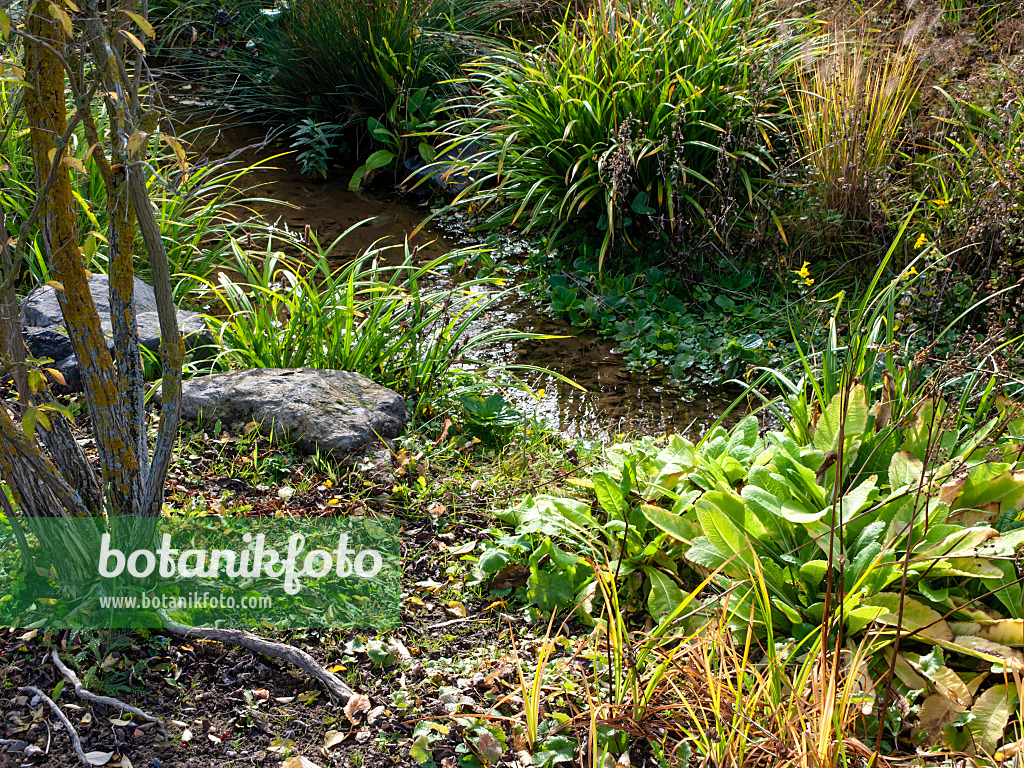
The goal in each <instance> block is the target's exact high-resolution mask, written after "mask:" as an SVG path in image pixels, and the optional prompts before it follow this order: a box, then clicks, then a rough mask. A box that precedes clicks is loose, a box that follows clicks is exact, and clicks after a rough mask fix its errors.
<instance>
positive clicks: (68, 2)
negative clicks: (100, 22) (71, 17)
mask: <svg viewBox="0 0 1024 768" xmlns="http://www.w3.org/2000/svg"><path fill="white" fill-rule="evenodd" d="M64 5H66V6H67V7H68V8H70V9H71V12H72V13H78V10H79V9H78V6H77V5H75V4H74V3H72V2H71V0H64Z"/></svg>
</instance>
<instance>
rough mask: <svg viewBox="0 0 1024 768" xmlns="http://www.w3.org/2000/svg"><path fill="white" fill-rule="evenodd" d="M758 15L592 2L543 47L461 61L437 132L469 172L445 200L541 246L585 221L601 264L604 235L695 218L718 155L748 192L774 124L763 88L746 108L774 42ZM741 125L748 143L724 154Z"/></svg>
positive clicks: (748, 6) (706, 7)
mask: <svg viewBox="0 0 1024 768" xmlns="http://www.w3.org/2000/svg"><path fill="white" fill-rule="evenodd" d="M761 21H762V20H761V19H760V18H759V9H758V7H757V6H756V5H755V4H752V3H749V2H745V1H744V0H739V1H737V2H733V1H731V0H721V1H718V2H713V3H701V4H689V3H685V2H682V1H681V0H672V1H671V2H667V3H632V4H627V5H626V6H625V8H624V9H623V11H622V12H616V11H614V10H609V9H606V8H604V6H602V5H594V6H592V7H591V8H590V9H589V11H588V12H587V13H586V14H585V15H583V16H580V17H578V18H577V17H576V16H574V15H568V16H567V17H566V19H565V20H564V21H563V22H562V23H561V24H560V25H558V26H557V27H556V30H555V34H554V36H553V38H552V40H551V42H550V43H548V44H547V45H543V46H539V47H537V48H531V47H528V46H519V47H517V48H516V49H515V50H513V51H511V52H509V53H507V54H504V55H501V56H497V55H495V56H491V57H488V58H486V59H483V60H481V61H478V62H476V63H474V64H473V65H472V67H471V68H470V72H469V75H468V76H467V79H466V85H467V86H468V87H469V88H470V89H471V91H472V93H474V94H475V95H474V96H473V97H472V98H471V99H469V100H466V101H465V102H464V104H461V105H459V109H458V110H457V111H456V115H457V116H456V117H455V118H454V119H453V120H452V122H451V123H450V124H449V125H448V128H447V130H448V132H449V133H450V134H451V136H452V138H451V141H450V143H449V145H448V149H450V150H451V154H453V155H455V156H457V157H460V158H461V159H457V160H453V161H451V162H452V163H454V169H455V170H462V171H466V172H468V174H469V175H470V178H471V179H472V182H471V184H470V186H469V188H468V189H467V190H466V191H465V192H463V193H461V194H460V195H459V197H458V198H457V202H460V203H462V204H465V205H468V206H472V207H473V208H474V209H480V210H482V211H483V213H484V219H483V221H482V223H481V224H480V226H482V227H507V226H517V227H521V228H522V229H523V230H524V231H526V232H530V231H537V232H540V233H544V234H546V235H549V240H548V247H549V249H554V248H556V247H557V246H559V245H561V244H564V243H568V242H571V241H573V240H575V239H577V238H578V236H579V234H580V233H581V232H594V231H595V229H594V228H596V231H598V232H599V233H600V234H599V236H600V240H601V248H600V254H599V258H598V263H597V266H598V269H600V268H601V267H602V265H603V261H604V257H605V256H606V254H607V252H608V248H609V247H610V246H611V244H612V242H613V241H615V239H616V237H619V238H620V239H622V240H623V241H632V240H635V239H636V237H638V236H640V235H641V234H642V233H643V232H644V231H645V230H646V231H651V230H652V229H653V230H657V231H661V232H671V231H673V230H675V229H676V228H677V227H680V226H682V224H683V222H685V221H687V220H689V219H691V218H696V219H697V220H700V219H701V218H702V217H703V211H702V205H703V204H704V202H705V201H706V198H707V193H708V192H709V191H710V190H711V188H712V185H713V179H714V177H715V174H716V164H717V163H718V162H719V161H720V160H721V159H723V158H726V159H727V160H728V161H731V162H739V161H740V160H743V161H746V163H748V164H741V165H742V167H741V173H742V174H743V179H744V184H745V187H746V190H747V192H748V193H749V194H751V195H752V194H754V190H755V189H756V187H757V178H758V174H759V172H760V170H762V169H763V168H764V167H766V166H767V165H768V163H769V162H770V160H769V156H768V153H767V151H766V150H767V147H768V146H769V143H770V137H771V136H772V135H773V134H774V133H775V132H776V131H777V130H778V120H777V115H774V114H772V112H771V109H770V107H769V106H768V105H770V103H771V97H770V95H769V96H768V97H767V98H766V99H764V104H762V105H761V106H760V107H758V108H755V106H754V104H753V103H751V100H750V98H749V96H750V94H749V93H748V87H749V86H750V84H751V81H750V77H751V75H750V71H751V68H752V67H753V66H755V62H760V63H763V61H762V60H764V59H766V58H767V54H768V52H769V50H770V49H771V48H772V46H773V42H772V37H771V32H770V31H765V30H764V29H763V28H760V26H759V23H760V22H761ZM476 94H478V95H476ZM748 122H749V123H751V124H752V126H753V133H754V134H756V136H757V137H758V140H757V146H755V147H751V148H748V149H745V150H743V152H742V157H740V156H739V155H737V154H730V152H729V151H728V150H727V149H726V146H725V145H726V137H727V135H728V134H729V132H730V131H731V130H732V129H733V128H734V127H738V126H741V125H744V124H746V123H748ZM442 149H444V148H442ZM634 233H635V234H634Z"/></svg>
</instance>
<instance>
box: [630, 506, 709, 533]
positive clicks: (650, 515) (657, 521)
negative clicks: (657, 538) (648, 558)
mask: <svg viewBox="0 0 1024 768" xmlns="http://www.w3.org/2000/svg"><path fill="white" fill-rule="evenodd" d="M641 509H642V510H643V513H644V517H646V518H647V519H648V521H650V523H651V525H653V526H655V527H656V528H657V529H658V530H660V531H664V532H665V533H667V534H668V535H669V536H671V537H672V538H674V539H678V540H679V541H691V540H692V539H693V537H694V535H695V534H696V532H697V531H696V526H695V525H694V524H693V521H692V520H688V519H686V518H684V517H681V516H680V515H676V514H673V513H671V512H669V511H668V510H666V509H662V508H661V507H655V506H653V505H651V504H644V505H642V507H641Z"/></svg>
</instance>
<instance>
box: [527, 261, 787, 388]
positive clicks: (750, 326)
mask: <svg viewBox="0 0 1024 768" xmlns="http://www.w3.org/2000/svg"><path fill="white" fill-rule="evenodd" d="M583 250H584V252H585V253H586V252H587V251H588V250H589V249H586V248H584V249H583ZM634 269H635V270H636V271H634ZM762 274H763V273H762ZM757 282H758V277H757V276H756V275H755V273H753V272H743V273H742V274H739V275H737V274H735V273H729V272H723V273H722V274H720V275H719V276H718V279H717V284H713V283H710V282H708V283H702V284H698V285H693V284H692V283H689V282H687V281H683V280H681V279H679V278H678V277H676V276H674V275H673V274H672V273H671V271H669V270H667V269H666V268H663V267H657V266H654V267H647V268H642V269H641V268H639V267H633V268H630V269H624V270H622V272H621V273H619V274H617V275H611V274H610V273H605V274H603V275H598V274H596V263H595V262H594V260H593V259H589V260H588V259H586V258H585V257H583V256H581V257H580V258H578V259H576V260H575V262H574V263H573V265H572V268H571V269H567V270H566V272H565V273H563V274H552V275H550V276H545V275H542V276H541V277H539V278H537V279H536V283H538V284H539V286H540V292H541V293H542V295H545V296H546V298H547V300H548V301H549V302H550V306H551V311H552V313H553V314H555V315H557V316H561V317H564V318H566V319H567V320H569V322H571V323H572V324H573V325H574V326H576V327H582V328H593V329H595V330H596V331H597V332H598V333H600V334H601V335H602V336H604V337H606V338H610V339H614V340H615V341H616V348H615V349H616V351H617V352H619V353H620V354H622V355H623V357H624V358H625V360H626V363H627V365H628V367H629V368H630V369H632V370H636V371H642V372H648V373H651V374H654V375H663V376H668V377H670V378H672V379H674V380H676V381H680V382H683V383H685V384H696V385H720V384H722V383H724V382H726V381H729V380H731V379H735V378H738V377H740V376H742V375H743V373H744V372H745V370H746V368H747V367H748V366H765V365H774V364H778V363H781V362H782V361H783V359H784V358H783V354H784V353H785V352H787V351H788V352H789V354H790V355H791V356H792V354H793V348H792V347H793V345H791V344H786V343H785V342H784V341H782V340H783V339H785V338H786V337H787V336H788V335H789V327H788V324H787V322H788V318H787V309H794V310H795V311H800V312H801V313H804V308H803V307H787V306H786V305H785V304H784V303H783V300H782V297H781V296H758V295H757V294H756V293H755V292H754V290H755V288H756V286H757ZM801 320H802V321H803V320H804V318H801Z"/></svg>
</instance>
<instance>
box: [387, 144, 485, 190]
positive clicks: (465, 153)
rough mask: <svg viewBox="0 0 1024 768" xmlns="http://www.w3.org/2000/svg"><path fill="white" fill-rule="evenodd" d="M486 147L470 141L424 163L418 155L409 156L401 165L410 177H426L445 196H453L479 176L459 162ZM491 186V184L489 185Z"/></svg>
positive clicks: (466, 161)
mask: <svg viewBox="0 0 1024 768" xmlns="http://www.w3.org/2000/svg"><path fill="white" fill-rule="evenodd" d="M486 149H487V146H486V145H485V144H482V143H480V142H471V143H470V144H468V145H466V144H460V145H459V146H457V147H455V148H454V149H449V150H448V151H446V152H444V153H442V154H440V155H438V156H437V158H436V159H435V160H434V161H433V162H432V163H426V162H424V161H423V159H422V158H421V157H419V156H418V155H413V156H409V157H407V158H406V159H405V161H404V162H403V163H402V167H403V168H404V169H405V171H406V173H408V174H409V176H410V178H411V177H413V176H416V177H418V178H420V179H426V182H427V184H429V185H430V186H431V187H433V188H434V189H435V190H436V191H438V192H440V193H441V194H442V195H445V196H446V197H455V196H456V195H458V194H459V193H460V192H464V191H466V190H467V189H468V188H469V185H470V184H472V183H473V182H474V181H476V180H477V179H478V178H480V174H479V173H474V172H473V171H471V170H468V169H467V168H465V167H459V166H458V164H459V163H468V162H470V161H471V160H472V158H473V156H474V155H476V154H478V153H480V152H483V151H484V150H486ZM489 186H493V185H489Z"/></svg>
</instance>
